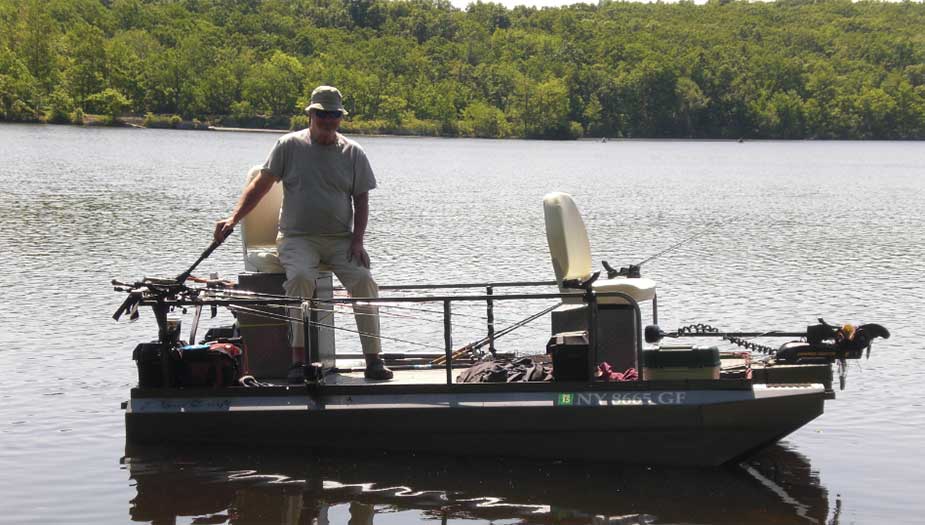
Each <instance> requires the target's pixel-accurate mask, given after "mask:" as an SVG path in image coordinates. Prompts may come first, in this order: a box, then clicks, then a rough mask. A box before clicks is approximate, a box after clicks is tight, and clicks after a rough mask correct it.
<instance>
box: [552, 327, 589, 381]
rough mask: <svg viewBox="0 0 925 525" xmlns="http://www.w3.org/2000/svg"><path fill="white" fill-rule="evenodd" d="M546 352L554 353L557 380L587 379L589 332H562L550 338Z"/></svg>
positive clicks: (553, 369) (553, 359)
mask: <svg viewBox="0 0 925 525" xmlns="http://www.w3.org/2000/svg"><path fill="white" fill-rule="evenodd" d="M546 353H547V354H550V355H552V377H553V379H554V380H555V381H587V380H588V373H589V370H588V368H589V364H588V354H589V353H590V351H589V346H588V332H585V331H580V332H562V333H559V334H555V335H554V336H552V337H550V338H549V343H547V344H546Z"/></svg>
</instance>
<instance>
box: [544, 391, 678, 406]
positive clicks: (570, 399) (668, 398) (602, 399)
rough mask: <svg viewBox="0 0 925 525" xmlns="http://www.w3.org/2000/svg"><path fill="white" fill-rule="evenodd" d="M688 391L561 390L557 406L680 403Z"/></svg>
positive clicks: (557, 398)
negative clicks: (603, 391) (602, 391)
mask: <svg viewBox="0 0 925 525" xmlns="http://www.w3.org/2000/svg"><path fill="white" fill-rule="evenodd" d="M686 399H687V392H670V391H666V392H605V393H599V392H560V393H559V394H557V395H556V406H599V405H680V404H683V403H684V402H685V401H686Z"/></svg>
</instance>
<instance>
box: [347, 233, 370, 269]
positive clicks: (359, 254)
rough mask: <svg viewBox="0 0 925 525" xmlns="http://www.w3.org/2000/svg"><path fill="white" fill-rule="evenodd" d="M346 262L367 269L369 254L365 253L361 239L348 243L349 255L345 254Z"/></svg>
mask: <svg viewBox="0 0 925 525" xmlns="http://www.w3.org/2000/svg"><path fill="white" fill-rule="evenodd" d="M347 260H348V261H353V260H356V262H357V263H358V264H359V265H360V266H362V267H364V268H369V267H370V266H369V254H368V253H366V249H365V248H363V240H362V239H353V240H351V241H350V253H348V254H347Z"/></svg>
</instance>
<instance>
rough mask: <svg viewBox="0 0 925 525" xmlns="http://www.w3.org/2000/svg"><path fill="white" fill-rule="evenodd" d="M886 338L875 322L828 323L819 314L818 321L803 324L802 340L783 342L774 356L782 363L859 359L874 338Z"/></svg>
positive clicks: (886, 331)
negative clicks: (804, 338)
mask: <svg viewBox="0 0 925 525" xmlns="http://www.w3.org/2000/svg"><path fill="white" fill-rule="evenodd" d="M878 337H882V338H884V339H889V338H890V331H889V330H887V329H886V328H884V327H883V326H882V325H879V324H876V323H868V324H862V325H860V326H857V327H855V326H853V325H850V324H846V325H843V326H841V327H838V326H832V325H830V324H828V323H826V322H825V321H824V320H823V319H822V318H820V319H819V324H816V325H811V326H807V327H806V341H793V342H789V343H784V344H783V345H781V347H780V348H779V349H778V350H777V352H776V353H775V354H774V357H775V358H776V359H777V360H778V361H780V362H784V363H832V362H833V361H836V360H843V359H860V358H861V355H862V354H864V353H866V354H867V357H868V358H870V347H871V343H872V342H873V340H874V339H876V338H878Z"/></svg>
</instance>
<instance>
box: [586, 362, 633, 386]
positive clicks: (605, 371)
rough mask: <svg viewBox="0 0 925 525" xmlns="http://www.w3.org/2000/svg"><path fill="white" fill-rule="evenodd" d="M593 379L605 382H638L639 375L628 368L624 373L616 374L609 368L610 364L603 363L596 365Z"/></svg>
mask: <svg viewBox="0 0 925 525" xmlns="http://www.w3.org/2000/svg"><path fill="white" fill-rule="evenodd" d="M594 377H597V378H599V379H603V380H605V381H638V380H639V373H637V372H636V369H635V368H628V369H626V371H625V372H617V371H615V370H614V369H613V367H612V366H610V363H608V362H607V361H604V362H603V363H601V364H599V365H597V372H595V374H594Z"/></svg>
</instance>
